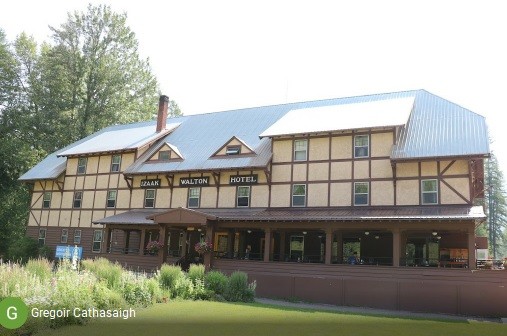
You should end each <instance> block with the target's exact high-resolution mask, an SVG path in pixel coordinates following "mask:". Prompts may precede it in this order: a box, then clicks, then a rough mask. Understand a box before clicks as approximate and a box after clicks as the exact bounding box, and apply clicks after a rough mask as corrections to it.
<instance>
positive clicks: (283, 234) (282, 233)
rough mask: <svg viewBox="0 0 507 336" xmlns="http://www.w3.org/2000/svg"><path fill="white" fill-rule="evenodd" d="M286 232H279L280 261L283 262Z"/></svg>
mask: <svg viewBox="0 0 507 336" xmlns="http://www.w3.org/2000/svg"><path fill="white" fill-rule="evenodd" d="M286 236H287V232H285V231H280V261H285V237H286Z"/></svg>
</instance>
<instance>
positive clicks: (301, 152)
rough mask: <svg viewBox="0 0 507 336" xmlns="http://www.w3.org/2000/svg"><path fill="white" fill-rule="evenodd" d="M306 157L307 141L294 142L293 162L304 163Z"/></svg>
mask: <svg viewBox="0 0 507 336" xmlns="http://www.w3.org/2000/svg"><path fill="white" fill-rule="evenodd" d="M307 156H308V140H306V139H304V140H294V161H306V158H307Z"/></svg>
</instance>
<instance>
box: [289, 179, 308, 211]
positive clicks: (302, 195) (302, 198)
mask: <svg viewBox="0 0 507 336" xmlns="http://www.w3.org/2000/svg"><path fill="white" fill-rule="evenodd" d="M305 205H306V184H294V185H293V186H292V206H293V207H303V206H305Z"/></svg>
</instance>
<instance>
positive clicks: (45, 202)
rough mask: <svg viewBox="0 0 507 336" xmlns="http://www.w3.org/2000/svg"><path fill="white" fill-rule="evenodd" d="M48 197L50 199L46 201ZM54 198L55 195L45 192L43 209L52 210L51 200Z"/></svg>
mask: <svg viewBox="0 0 507 336" xmlns="http://www.w3.org/2000/svg"><path fill="white" fill-rule="evenodd" d="M46 195H49V199H46ZM52 197H53V193H52V192H51V191H45V192H44V194H43V195H42V208H43V209H50V208H51V198H52Z"/></svg>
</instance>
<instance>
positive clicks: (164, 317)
mask: <svg viewBox="0 0 507 336" xmlns="http://www.w3.org/2000/svg"><path fill="white" fill-rule="evenodd" d="M37 335H43V336H57V335H72V336H81V335H83V336H85V335H86V336H88V335H108V336H116V335H117V336H125V335H139V336H144V335H171V336H177V335H189V336H190V335H199V336H207V335H220V336H227V335H241V336H246V335H252V336H253V335H276V336H284V335H290V336H295V335H305V336H306V335H334V336H336V335H354V336H360V335H368V336H370V335H375V336H382V335H386V336H392V335H395V336H401V335H410V336H418V335H432V336H433V335H446V336H453V335H456V336H466V335H488V336H494V335H502V336H504V335H507V325H502V324H498V323H492V322H466V321H444V320H442V321H438V320H421V319H405V318H392V317H381V316H371V315H370V316H369V315H352V314H343V313H334V312H322V311H312V310H297V309H293V308H280V307H273V306H267V305H263V304H257V303H255V304H233V303H221V302H206V301H172V302H169V303H165V304H164V303H161V304H156V305H154V306H152V307H150V308H147V309H141V310H138V311H137V313H136V317H135V318H131V319H129V320H121V319H119V320H111V319H98V320H96V321H94V322H92V323H90V324H88V325H86V326H69V327H64V328H61V329H57V330H46V331H44V332H41V333H38V334H37Z"/></svg>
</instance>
